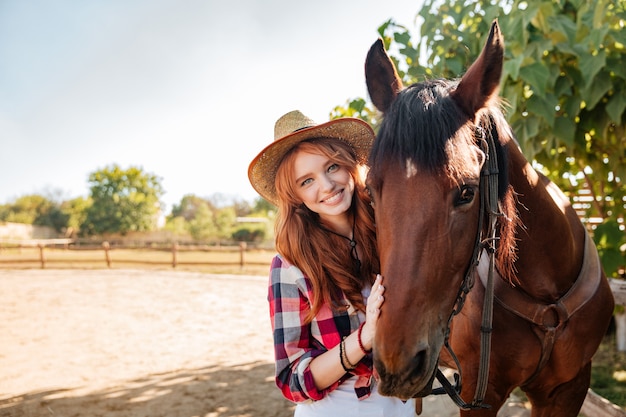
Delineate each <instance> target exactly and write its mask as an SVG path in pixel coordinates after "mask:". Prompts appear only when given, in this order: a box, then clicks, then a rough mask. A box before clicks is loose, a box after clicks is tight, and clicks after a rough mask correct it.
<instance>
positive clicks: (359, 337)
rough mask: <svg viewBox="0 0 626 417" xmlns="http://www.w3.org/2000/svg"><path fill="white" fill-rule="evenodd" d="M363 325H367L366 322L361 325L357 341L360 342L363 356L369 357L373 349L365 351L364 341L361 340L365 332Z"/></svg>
mask: <svg viewBox="0 0 626 417" xmlns="http://www.w3.org/2000/svg"><path fill="white" fill-rule="evenodd" d="M363 325H365V322H363V323H361V325H360V326H359V330H358V332H357V334H356V336H357V338H356V340H357V341H358V342H359V347H360V348H361V352H363V354H365V355H367V354H368V353H370V352H371V351H372V349H370V350H367V349H365V346H363V341H362V340H361V332H362V331H363Z"/></svg>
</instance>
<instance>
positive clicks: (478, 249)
mask: <svg viewBox="0 0 626 417" xmlns="http://www.w3.org/2000/svg"><path fill="white" fill-rule="evenodd" d="M494 133H495V132H494ZM474 135H475V138H476V141H477V143H478V145H479V147H480V149H481V150H482V151H483V152H484V154H485V157H486V160H485V163H484V164H483V167H482V169H481V173H480V184H479V189H480V207H479V213H478V229H477V232H476V240H475V243H474V252H473V254H472V258H471V260H470V264H469V267H468V268H467V272H466V273H465V277H464V278H463V281H462V283H461V287H460V288H459V292H458V294H457V298H456V303H455V307H454V309H453V310H452V313H451V314H450V318H449V319H448V325H447V328H446V335H445V339H444V347H445V348H446V350H447V351H448V352H449V354H450V356H451V357H452V359H453V360H454V362H455V364H456V369H457V370H458V373H455V374H454V385H453V384H452V383H451V382H450V381H449V380H448V378H447V377H446V376H445V375H444V374H443V372H441V370H440V369H439V368H437V371H436V378H437V380H438V381H439V383H440V384H441V388H435V389H433V390H432V394H434V395H441V394H448V395H449V396H450V398H451V399H452V401H453V402H454V403H455V404H456V405H457V406H458V407H459V408H460V409H462V410H474V409H483V408H490V407H491V406H490V405H489V404H483V401H484V399H485V393H486V392H487V382H488V378H489V355H490V353H491V332H492V322H493V300H494V284H493V279H494V271H495V254H496V244H497V241H498V237H497V235H496V233H497V230H496V226H497V222H498V217H500V216H502V213H501V212H500V210H499V207H498V175H499V169H498V157H497V153H496V149H495V142H494V138H493V134H490V135H485V131H484V130H483V128H482V127H481V126H476V127H475V130H474ZM485 219H487V222H488V224H487V228H486V230H483V227H484V221H485ZM483 250H485V251H486V252H487V253H488V255H489V272H488V276H487V282H486V285H485V298H484V301H483V312H482V323H481V327H480V335H481V338H480V362H479V366H478V379H477V384H476V391H475V392H474V399H473V400H472V402H471V403H466V402H465V401H464V400H463V399H462V398H461V396H460V392H461V386H462V378H461V373H462V371H461V366H460V363H459V360H458V358H457V357H456V355H455V353H454V352H453V351H452V348H451V347H450V343H449V338H450V324H451V323H452V319H453V318H454V316H456V315H457V314H459V313H460V312H461V309H462V308H463V305H464V304H465V299H466V297H467V294H468V293H469V292H470V290H471V289H472V287H473V286H474V277H475V270H476V267H477V266H478V263H479V260H480V256H481V253H482V252H483Z"/></svg>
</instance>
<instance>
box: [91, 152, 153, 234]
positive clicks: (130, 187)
mask: <svg viewBox="0 0 626 417" xmlns="http://www.w3.org/2000/svg"><path fill="white" fill-rule="evenodd" d="M89 184H90V197H91V200H92V204H91V206H90V207H89V208H87V211H86V218H85V221H84V223H83V224H82V225H81V232H83V233H85V234H89V235H93V234H103V233H121V234H126V233H128V232H130V231H148V230H153V229H155V228H156V224H157V220H158V215H159V213H160V210H161V204H160V202H159V198H160V197H161V196H162V195H163V189H162V187H161V179H160V178H159V177H157V176H155V175H153V174H149V173H146V172H144V171H143V170H142V169H141V168H138V167H130V168H128V169H125V170H123V169H121V168H120V167H119V166H118V165H116V164H114V165H111V166H108V167H105V168H103V169H101V170H99V171H95V172H93V173H91V174H90V175H89Z"/></svg>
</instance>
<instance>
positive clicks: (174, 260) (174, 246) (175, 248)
mask: <svg viewBox="0 0 626 417" xmlns="http://www.w3.org/2000/svg"><path fill="white" fill-rule="evenodd" d="M177 252H178V243H176V242H174V243H172V268H176V265H178V259H177V258H176V255H177Z"/></svg>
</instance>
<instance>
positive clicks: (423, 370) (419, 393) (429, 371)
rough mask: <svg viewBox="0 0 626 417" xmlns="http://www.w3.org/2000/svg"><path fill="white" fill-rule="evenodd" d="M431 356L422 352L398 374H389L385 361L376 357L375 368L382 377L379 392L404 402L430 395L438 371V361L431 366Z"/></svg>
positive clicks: (426, 352)
mask: <svg viewBox="0 0 626 417" xmlns="http://www.w3.org/2000/svg"><path fill="white" fill-rule="evenodd" d="M429 356H430V355H428V351H427V350H421V351H419V352H418V353H417V354H416V355H415V356H413V358H411V360H410V361H409V362H408V364H407V366H405V367H403V368H401V369H400V370H398V371H397V372H389V371H388V370H387V368H386V367H385V364H384V363H383V361H382V360H380V359H379V358H376V357H375V358H374V366H375V367H376V371H377V372H378V374H379V376H380V381H379V385H378V392H379V393H380V394H381V395H385V396H390V397H398V398H401V399H404V400H408V399H409V398H417V397H425V396H427V395H429V394H430V393H431V391H432V385H433V381H434V379H435V374H436V371H437V361H435V362H434V365H433V364H431V363H430V362H431V361H429V360H428V358H429Z"/></svg>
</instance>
